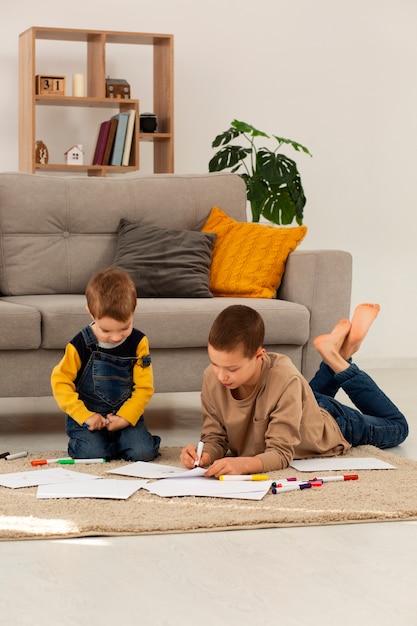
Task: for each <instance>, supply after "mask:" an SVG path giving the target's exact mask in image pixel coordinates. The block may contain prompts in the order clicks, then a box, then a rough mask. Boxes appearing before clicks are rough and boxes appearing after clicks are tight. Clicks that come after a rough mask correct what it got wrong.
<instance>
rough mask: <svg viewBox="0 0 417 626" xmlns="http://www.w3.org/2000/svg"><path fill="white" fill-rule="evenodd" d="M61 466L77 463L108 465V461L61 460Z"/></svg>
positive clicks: (59, 461)
mask: <svg viewBox="0 0 417 626" xmlns="http://www.w3.org/2000/svg"><path fill="white" fill-rule="evenodd" d="M58 463H59V464H60V465H75V464H76V463H106V459H59V460H58Z"/></svg>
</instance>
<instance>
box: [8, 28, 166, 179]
mask: <svg viewBox="0 0 417 626" xmlns="http://www.w3.org/2000/svg"><path fill="white" fill-rule="evenodd" d="M42 39H44V40H50V41H72V42H83V43H86V44H87V95H86V97H83V98H79V97H74V96H57V95H51V96H45V95H42V96H40V95H37V94H36V93H35V92H36V89H35V82H36V79H35V76H36V41H37V40H42ZM111 44H126V45H148V46H152V47H153V104H154V111H153V112H154V113H155V115H156V116H157V118H158V132H155V133H139V101H138V100H115V99H113V98H106V97H105V91H106V88H105V85H106V76H107V73H106V52H107V51H108V48H109V47H111ZM173 47H174V38H173V35H161V34H152V33H134V32H117V31H98V30H81V29H69V28H65V29H63V28H43V27H37V26H33V27H31V28H29V29H27V30H26V31H24V32H23V33H21V34H20V36H19V170H20V171H24V172H31V173H35V172H36V171H37V170H42V171H48V170H49V171H71V172H76V171H79V172H86V173H87V174H89V175H91V176H105V175H106V174H107V173H108V172H117V173H119V172H120V171H122V172H126V171H132V170H134V169H138V168H139V152H140V142H141V141H148V142H149V141H151V142H153V143H154V172H155V173H173V172H174V122H173V120H174V50H173ZM37 106H61V107H67V106H69V107H98V108H113V109H115V108H116V109H119V111H126V110H129V109H132V108H134V109H135V110H136V124H135V137H134V146H135V147H134V153H133V159H132V162H133V165H131V166H129V167H115V166H92V165H81V166H73V165H66V164H64V163H63V164H54V165H52V164H48V165H39V164H36V162H35V141H36V107H37Z"/></svg>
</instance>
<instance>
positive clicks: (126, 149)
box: [122, 109, 136, 165]
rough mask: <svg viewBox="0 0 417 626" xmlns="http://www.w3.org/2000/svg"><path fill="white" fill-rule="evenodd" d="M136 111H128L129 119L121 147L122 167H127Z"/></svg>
mask: <svg viewBox="0 0 417 626" xmlns="http://www.w3.org/2000/svg"><path fill="white" fill-rule="evenodd" d="M135 118H136V111H135V110H134V109H131V110H130V111H129V119H128V121H127V128H126V136H125V143H124V146H123V156H122V165H129V162H130V152H131V150H132V140H133V131H134V129H135Z"/></svg>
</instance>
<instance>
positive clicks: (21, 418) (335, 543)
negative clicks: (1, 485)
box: [0, 368, 417, 626]
mask: <svg viewBox="0 0 417 626" xmlns="http://www.w3.org/2000/svg"><path fill="white" fill-rule="evenodd" d="M370 373H371V374H372V375H373V376H374V378H375V380H376V381H377V382H378V383H379V384H380V385H381V386H382V388H383V389H384V390H385V391H386V392H387V393H388V395H389V396H390V397H391V398H392V399H393V400H394V401H395V402H396V403H397V404H398V405H399V407H400V408H401V409H402V410H403V412H404V413H405V414H406V415H407V417H408V419H409V423H410V436H409V438H408V439H407V441H406V442H405V443H404V444H403V445H402V446H400V447H399V448H396V449H394V450H393V451H394V452H395V453H398V454H400V455H402V456H405V457H408V458H413V459H416V460H417V428H416V418H415V407H416V405H417V392H416V377H417V370H416V369H411V368H410V369H396V370H374V371H372V372H370ZM147 422H148V426H149V427H150V429H151V431H152V432H153V433H155V434H159V435H161V436H162V439H163V442H162V443H163V445H170V446H172V445H178V446H182V445H183V444H185V443H187V442H189V441H193V442H196V441H197V440H198V435H199V396H198V394H194V393H193V394H160V395H156V396H155V397H154V398H153V400H152V403H151V406H150V408H149V410H148V412H147ZM0 447H1V451H5V450H10V451H12V452H16V451H19V450H28V451H31V452H36V451H41V450H45V451H47V450H52V449H62V450H64V449H65V448H66V436H65V433H64V422H63V418H62V416H61V415H60V414H59V412H58V411H57V409H56V408H55V405H54V402H53V400H52V399H51V398H46V399H45V398H44V399H7V400H5V399H0ZM410 488H411V489H416V486H415V485H411V486H410ZM0 514H1V512H0ZM0 563H1V566H0V624H11V625H12V626H26V625H27V626H29V625H30V626H38V625H39V626H56V624H59V625H60V626H67V625H68V626H73V625H74V626H102V624H123V623H124V624H127V625H130V624H132V625H140V626H150V625H151V624H155V625H156V626H163V625H167V626H176V625H180V624H193V625H194V626H206V625H207V626H208V625H209V624H210V626H211V625H213V624H218V625H220V626H223V624H231V625H233V626H234V625H235V624H236V625H238V626H246V625H249V624H250V625H251V626H254V625H255V624H262V626H269V625H271V626H272V625H273V626H277V625H278V624H280V625H281V626H304V625H306V624H309V625H316V624H317V625H321V626H330V625H332V626H334V625H337V626H353V624H358V626H363V625H369V626H374V625H375V626H417V522H398V523H396V522H389V523H383V524H348V525H340V526H325V527H313V528H282V529H272V530H258V531H230V532H212V533H195V534H184V535H160V536H159V535H155V536H148V537H118V538H99V537H98V538H91V539H90V538H84V539H78V540H57V541H13V542H0Z"/></svg>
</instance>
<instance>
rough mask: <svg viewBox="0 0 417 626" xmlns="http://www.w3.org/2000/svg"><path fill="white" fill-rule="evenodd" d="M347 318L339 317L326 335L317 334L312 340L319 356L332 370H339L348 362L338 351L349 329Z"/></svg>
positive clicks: (349, 324)
mask: <svg viewBox="0 0 417 626" xmlns="http://www.w3.org/2000/svg"><path fill="white" fill-rule="evenodd" d="M351 327H352V325H351V323H350V321H349V320H348V319H341V320H339V322H338V323H337V324H336V326H335V327H334V328H333V330H332V332H331V333H328V334H327V335H319V336H318V337H316V338H315V339H314V340H313V344H314V347H315V349H316V350H317V352H318V353H319V354H320V356H321V358H322V359H323V361H324V362H325V363H327V365H328V366H329V367H331V369H332V370H333V371H334V372H341V371H343V370H344V369H346V368H347V367H349V364H348V363H347V362H346V360H345V359H344V358H343V357H342V356H341V354H340V351H341V349H342V346H343V345H344V343H345V341H346V339H347V337H348V336H349V333H350V330H351Z"/></svg>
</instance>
